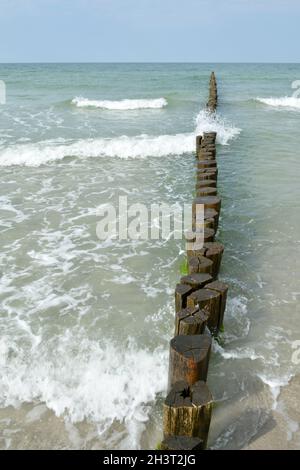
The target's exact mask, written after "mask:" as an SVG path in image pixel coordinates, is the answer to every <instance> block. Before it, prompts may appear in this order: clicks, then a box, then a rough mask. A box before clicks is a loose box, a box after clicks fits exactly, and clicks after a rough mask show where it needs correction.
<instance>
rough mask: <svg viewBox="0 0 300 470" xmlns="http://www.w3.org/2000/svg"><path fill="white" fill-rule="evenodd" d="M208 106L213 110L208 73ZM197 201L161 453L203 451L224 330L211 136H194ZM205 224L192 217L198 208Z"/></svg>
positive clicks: (178, 304) (179, 290) (179, 298)
mask: <svg viewBox="0 0 300 470" xmlns="http://www.w3.org/2000/svg"><path fill="white" fill-rule="evenodd" d="M207 107H208V109H209V111H210V112H212V113H214V112H215V110H216V107H217V83H216V78H215V74H214V73H212V74H211V78H210V85H209V100H208V103H207ZM196 156H197V164H196V197H195V199H194V200H193V233H194V234H196V232H197V230H198V231H200V230H202V232H203V231H204V245H203V246H202V247H196V249H193V247H192V248H191V249H190V247H188V248H187V266H188V275H185V276H183V277H181V279H180V283H179V284H177V286H176V289H175V333H174V337H173V339H172V340H171V342H170V357H169V378H168V395H167V398H166V400H165V402H164V409H163V434H164V439H163V442H162V445H161V448H162V449H163V450H203V449H206V448H207V440H208V433H209V427H210V422H211V414H212V407H213V397H212V394H211V392H210V390H209V388H208V386H207V384H206V380H207V375H208V366H209V359H210V352H211V346H212V339H213V337H214V336H217V335H218V334H219V332H220V330H222V328H223V318H224V312H225V307H226V298H227V291H228V287H227V285H226V284H224V283H223V282H221V281H219V280H218V274H219V269H220V264H221V260H222V255H223V251H224V246H223V245H222V244H221V243H219V242H217V241H215V234H216V231H217V229H218V223H219V215H220V209H221V199H220V197H219V196H218V194H217V177H218V168H217V162H216V133H215V132H207V133H204V134H203V137H202V136H198V137H197V138H196ZM203 205H204V220H203V218H202V221H201V222H200V224H201V226H199V220H198V217H197V210H198V209H197V208H199V207H201V208H202V214H203Z"/></svg>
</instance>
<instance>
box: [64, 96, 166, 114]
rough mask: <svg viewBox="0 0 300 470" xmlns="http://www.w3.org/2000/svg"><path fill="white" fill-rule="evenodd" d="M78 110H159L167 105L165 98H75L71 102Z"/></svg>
mask: <svg viewBox="0 0 300 470" xmlns="http://www.w3.org/2000/svg"><path fill="white" fill-rule="evenodd" d="M72 104H75V106H77V107H78V108H100V109H109V110H117V111H128V110H134V109H161V108H164V107H165V106H167V105H168V102H167V100H166V99H165V98H156V99H136V100H129V99H125V100H119V101H110V100H102V101H101V100H89V99H88V98H83V97H76V98H74V99H73V100H72Z"/></svg>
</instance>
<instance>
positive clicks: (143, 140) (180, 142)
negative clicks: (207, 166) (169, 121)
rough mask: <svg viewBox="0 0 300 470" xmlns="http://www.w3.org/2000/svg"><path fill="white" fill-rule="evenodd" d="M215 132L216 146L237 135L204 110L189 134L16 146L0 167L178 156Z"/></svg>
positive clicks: (1, 157) (0, 152)
mask: <svg viewBox="0 0 300 470" xmlns="http://www.w3.org/2000/svg"><path fill="white" fill-rule="evenodd" d="M209 131H216V132H217V139H218V143H219V144H221V145H226V144H227V143H228V142H229V141H230V140H231V139H233V138H234V137H236V136H237V135H238V134H239V133H240V129H238V128H237V127H234V126H232V125H230V124H228V123H227V122H226V121H225V120H224V119H222V118H221V117H220V116H218V115H216V116H215V115H212V114H210V113H209V112H207V111H206V110H202V111H200V113H199V114H198V116H197V117H196V128H195V131H194V132H192V133H185V134H176V135H160V136H149V135H147V134H143V135H139V136H134V137H128V136H119V137H115V138H112V139H111V138H97V139H81V140H77V141H76V142H69V141H65V143H61V140H60V141H59V142H57V141H51V140H48V141H43V142H38V143H33V144H18V145H14V146H10V147H6V148H2V149H0V166H11V165H25V166H40V165H43V164H45V163H49V162H53V161H57V160H62V159H64V158H65V157H79V158H89V157H118V158H126V159H127V158H147V157H164V156H167V155H181V154H184V153H190V152H193V151H194V150H195V136H196V135H200V134H203V132H209Z"/></svg>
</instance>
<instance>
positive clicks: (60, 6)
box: [0, 0, 300, 62]
mask: <svg viewBox="0 0 300 470" xmlns="http://www.w3.org/2000/svg"><path fill="white" fill-rule="evenodd" d="M299 23H300V1H299V0H0V62H299V59H300V47H299V42H300V41H299V39H300V38H299V36H300V27H299Z"/></svg>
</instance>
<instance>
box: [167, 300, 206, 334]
mask: <svg viewBox="0 0 300 470" xmlns="http://www.w3.org/2000/svg"><path fill="white" fill-rule="evenodd" d="M207 320H208V312H206V311H205V310H199V308H198V307H196V308H194V309H193V308H184V309H183V310H179V312H177V313H176V318H175V336H177V335H201V334H203V333H204V332H205V327H206V324H207Z"/></svg>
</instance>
